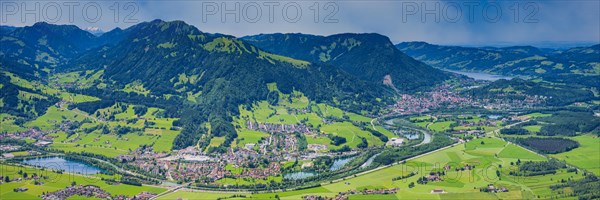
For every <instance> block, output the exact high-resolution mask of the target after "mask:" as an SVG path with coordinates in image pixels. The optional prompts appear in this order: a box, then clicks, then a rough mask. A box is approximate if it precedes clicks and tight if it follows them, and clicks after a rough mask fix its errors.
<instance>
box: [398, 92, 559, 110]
mask: <svg viewBox="0 0 600 200" xmlns="http://www.w3.org/2000/svg"><path fill="white" fill-rule="evenodd" d="M453 89H454V88H452V87H450V86H448V85H440V86H437V87H435V88H434V89H432V90H431V91H430V92H425V93H423V94H415V95H409V94H402V95H401V98H400V100H399V101H398V102H396V104H395V105H394V106H393V110H394V112H395V113H398V114H416V113H423V112H428V111H431V110H435V109H437V108H459V107H466V106H472V107H482V108H486V109H490V110H503V109H510V108H534V107H535V106H539V105H542V104H543V103H545V102H546V100H547V99H548V97H546V96H539V95H526V94H497V97H498V98H483V99H478V98H473V97H471V96H468V95H462V94H459V93H457V92H453ZM508 95H510V96H511V98H501V97H502V96H508ZM512 97H514V98H512Z"/></svg>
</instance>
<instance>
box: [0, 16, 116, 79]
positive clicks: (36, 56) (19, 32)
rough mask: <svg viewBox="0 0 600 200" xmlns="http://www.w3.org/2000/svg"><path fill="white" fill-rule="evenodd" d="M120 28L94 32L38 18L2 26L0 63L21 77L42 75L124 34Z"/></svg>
mask: <svg viewBox="0 0 600 200" xmlns="http://www.w3.org/2000/svg"><path fill="white" fill-rule="evenodd" d="M122 32H123V31H122V30H120V29H115V30H113V31H111V32H109V33H110V34H108V33H107V34H104V35H103V36H99V37H98V36H95V35H93V34H91V33H89V32H87V31H84V30H81V29H79V27H77V26H74V25H54V24H48V23H46V22H38V23H35V24H34V25H32V26H26V27H8V28H7V27H3V28H2V31H1V32H0V45H1V46H2V48H1V50H0V64H1V67H3V68H5V69H6V70H8V71H10V72H14V73H16V74H19V75H21V76H24V77H29V78H32V77H40V76H44V75H45V74H46V73H47V72H48V71H50V70H51V69H53V68H54V67H56V66H58V65H59V64H62V63H64V62H67V61H69V60H71V59H73V58H75V57H77V56H79V55H81V54H83V53H84V52H86V51H88V50H90V49H93V48H96V47H99V46H102V45H107V44H115V43H116V42H118V40H120V39H122V38H123V36H122V35H124V34H123V33H122Z"/></svg>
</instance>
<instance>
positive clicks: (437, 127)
mask: <svg viewBox="0 0 600 200" xmlns="http://www.w3.org/2000/svg"><path fill="white" fill-rule="evenodd" d="M454 123H456V122H454V121H445V122H435V123H433V124H431V125H429V129H431V130H432V131H437V132H443V131H446V130H450V125H452V124H454Z"/></svg>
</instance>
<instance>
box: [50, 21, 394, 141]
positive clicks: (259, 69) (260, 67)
mask: <svg viewBox="0 0 600 200" xmlns="http://www.w3.org/2000/svg"><path fill="white" fill-rule="evenodd" d="M123 31H124V32H126V33H127V34H125V36H124V39H123V40H122V41H120V42H118V43H116V44H115V45H113V46H104V47H102V48H97V49H94V50H91V51H88V52H87V53H85V54H83V55H82V56H80V57H78V58H76V59H74V60H71V61H70V62H68V64H66V65H64V66H61V67H60V68H59V70H63V71H76V72H77V71H79V72H81V71H88V70H92V71H95V72H96V73H101V74H102V75H101V77H102V78H101V79H102V80H101V82H102V83H101V84H98V85H96V86H95V87H90V88H85V90H84V92H85V93H87V94H94V95H95V96H100V97H102V99H106V98H114V99H116V100H119V101H125V102H126V101H132V102H136V103H137V104H144V103H147V104H156V103H157V102H159V103H160V102H164V99H168V101H169V102H168V103H163V105H161V106H162V107H176V108H174V109H167V110H177V111H176V113H175V115H182V116H181V117H182V121H184V122H183V124H188V125H189V126H187V127H185V129H184V131H183V132H182V134H180V136H178V139H176V146H177V147H180V148H181V147H187V146H189V145H192V144H193V141H194V140H190V138H196V137H198V135H199V134H198V132H201V129H202V128H201V127H198V126H197V125H198V124H200V122H202V121H210V124H211V130H212V133H213V134H215V135H217V136H227V138H228V141H230V140H231V139H233V138H235V134H236V133H235V129H234V128H233V126H232V124H231V123H230V121H231V117H232V116H236V115H237V113H238V112H239V107H238V106H239V105H244V104H245V105H250V104H252V103H253V102H255V101H258V100H266V99H267V96H268V95H269V93H270V91H269V88H268V87H267V84H274V85H276V87H277V89H278V90H279V91H281V92H282V93H286V94H290V93H292V92H294V91H298V92H302V93H304V94H305V95H306V96H308V97H309V98H310V99H311V100H315V101H317V102H329V103H330V104H336V105H339V106H340V107H342V108H345V109H347V110H359V111H360V110H367V111H373V112H376V107H373V105H375V104H379V103H380V102H379V101H378V98H379V99H383V101H384V102H385V101H386V100H388V99H390V97H391V93H388V92H387V90H386V89H384V87H383V85H377V84H372V83H370V82H365V81H361V80H359V79H358V78H356V77H354V76H352V75H350V74H348V73H346V72H345V71H343V70H341V69H338V68H337V67H332V66H324V65H321V64H319V63H317V64H313V63H310V62H307V61H303V60H299V59H293V58H289V57H285V56H281V55H276V54H271V53H268V52H264V51H262V50H260V49H259V48H257V47H255V46H253V45H251V44H249V43H247V42H245V41H243V40H239V39H237V38H235V37H233V36H228V35H221V34H207V33H203V32H201V31H200V30H198V29H197V28H195V27H193V26H191V25H188V24H186V23H184V22H182V21H172V22H165V21H161V20H154V21H151V22H144V23H140V24H138V25H135V26H132V27H130V28H128V29H125V30H123ZM115 33H118V31H117V32H115ZM106 34H110V32H109V33H106ZM106 34H105V35H106ZM132 88H133V89H132ZM123 91H133V92H128V93H126V94H125V92H123ZM156 99H162V100H156ZM190 99H191V100H190ZM182 113H188V114H182Z"/></svg>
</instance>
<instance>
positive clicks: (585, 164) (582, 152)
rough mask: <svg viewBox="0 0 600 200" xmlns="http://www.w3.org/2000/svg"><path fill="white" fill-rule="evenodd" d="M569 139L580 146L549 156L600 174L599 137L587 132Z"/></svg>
mask: <svg viewBox="0 0 600 200" xmlns="http://www.w3.org/2000/svg"><path fill="white" fill-rule="evenodd" d="M569 139H573V140H576V141H577V142H579V145H580V146H579V147H578V148H576V149H573V150H571V151H567V152H563V153H559V154H554V155H551V156H552V157H555V158H558V159H561V160H565V161H567V163H569V164H571V165H574V166H577V167H580V168H583V169H586V170H588V171H590V172H592V173H593V174H594V175H596V176H598V175H600V165H599V164H600V138H598V136H594V135H591V134H587V135H580V136H577V137H571V138H569Z"/></svg>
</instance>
